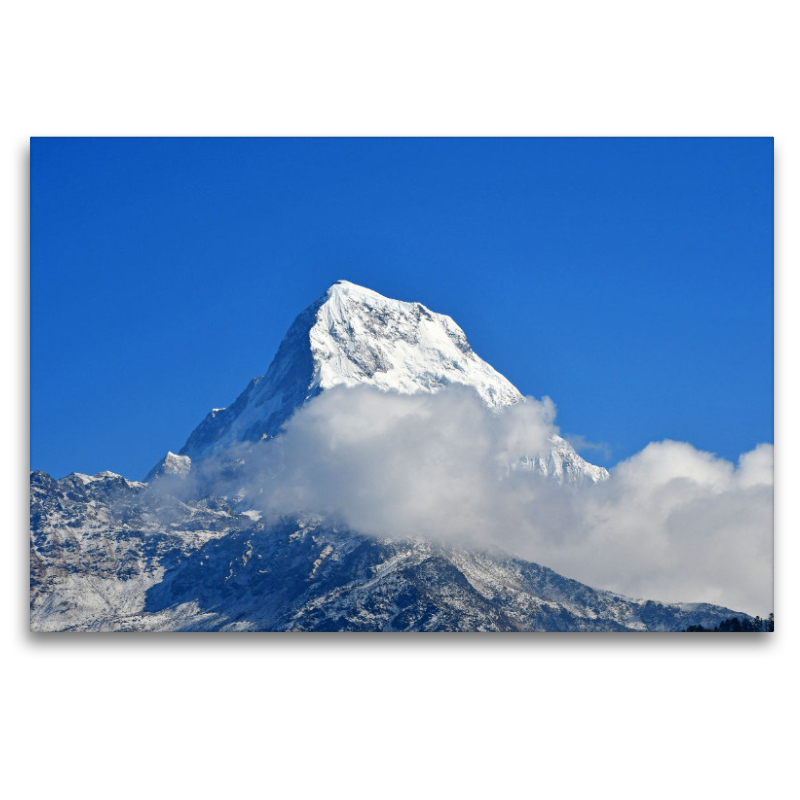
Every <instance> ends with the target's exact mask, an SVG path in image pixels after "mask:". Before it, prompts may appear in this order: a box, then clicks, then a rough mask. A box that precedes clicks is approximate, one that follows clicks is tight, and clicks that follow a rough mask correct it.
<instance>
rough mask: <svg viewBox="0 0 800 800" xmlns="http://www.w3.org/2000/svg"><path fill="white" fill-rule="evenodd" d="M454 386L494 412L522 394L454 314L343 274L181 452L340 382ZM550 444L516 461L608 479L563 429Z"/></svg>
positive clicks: (199, 451) (239, 433) (237, 432)
mask: <svg viewBox="0 0 800 800" xmlns="http://www.w3.org/2000/svg"><path fill="white" fill-rule="evenodd" d="M450 384H460V385H464V386H469V387H471V388H472V389H474V390H475V391H476V392H477V394H478V395H479V397H480V398H481V399H482V400H483V402H484V403H485V404H486V405H487V406H488V407H489V408H491V409H493V410H495V411H502V409H504V408H506V407H508V406H511V405H514V404H516V403H519V402H524V398H523V396H522V394H521V393H520V392H519V391H518V390H517V389H516V388H515V387H514V386H513V385H512V384H511V383H510V382H509V381H508V380H506V378H504V377H503V376H502V375H501V374H500V373H498V372H497V371H496V370H494V369H493V368H492V367H491V366H490V365H489V364H487V363H486V362H485V361H483V360H482V359H481V358H479V357H478V356H477V355H476V354H475V353H474V351H473V350H472V348H471V347H470V346H469V343H468V341H467V338H466V336H465V335H464V332H463V331H462V330H461V328H459V326H458V325H457V324H456V323H455V322H454V321H453V320H452V319H451V318H450V317H448V316H446V315H444V314H436V313H434V312H432V311H429V310H428V309H427V308H425V306H423V305H422V304H420V303H407V302H402V301H399V300H391V299H389V298H386V297H383V296H382V295H380V294H378V293H377V292H374V291H372V290H370V289H365V288H363V287H360V286H356V285H355V284H352V283H349V282H347V281H338V282H337V283H335V284H334V285H333V286H331V288H330V289H328V291H327V292H326V293H325V295H323V296H322V297H321V298H320V299H319V300H317V301H316V302H315V303H313V304H312V305H311V306H309V307H308V308H307V309H306V310H305V311H303V312H302V313H301V314H300V315H299V316H298V317H297V319H296V320H295V321H294V323H293V324H292V326H291V327H290V328H289V331H288V333H287V334H286V337H285V338H284V340H283V342H282V343H281V345H280V347H279V349H278V353H277V355H276V356H275V358H274V360H273V362H272V364H271V365H270V367H269V370H268V371H267V373H266V374H265V375H262V376H260V377H258V378H254V379H253V380H252V381H251V382H250V383H249V385H248V386H247V388H246V389H245V390H244V392H242V394H241V395H239V397H238V398H237V399H236V401H235V402H234V403H233V405H231V406H230V407H228V408H224V409H214V410H213V411H211V412H210V413H209V415H208V416H207V417H206V418H205V419H204V420H203V422H202V423H201V424H200V425H199V426H198V427H197V428H196V429H195V430H194V432H193V433H192V434H191V436H190V437H189V439H188V440H187V442H186V444H185V445H184V446H183V448H182V449H181V451H180V454H181V455H182V456H189V457H190V458H191V459H192V460H198V459H204V458H207V457H209V456H212V455H219V454H221V453H223V452H224V451H225V449H226V448H227V447H229V446H230V445H231V444H234V443H237V442H258V441H259V440H261V439H264V438H271V437H273V436H275V435H276V434H277V433H278V432H279V431H280V428H281V426H282V425H283V423H284V422H286V420H287V419H288V418H289V417H290V416H291V415H292V414H293V413H294V411H295V410H296V409H297V408H299V407H300V406H301V405H303V404H304V403H306V402H307V401H308V400H310V399H311V398H313V397H315V396H316V395H318V394H319V393H320V392H322V391H324V390H326V389H330V388H333V387H334V386H340V385H344V386H357V385H368V386H374V387H376V388H378V389H380V390H382V391H396V392H400V393H403V394H416V393H420V392H436V391H438V390H439V389H441V388H442V387H444V386H447V385H450ZM552 444H553V449H552V451H551V452H550V454H549V456H548V457H547V458H541V457H538V458H535V457H531V458H530V459H524V460H522V461H521V462H520V463H519V464H517V465H515V467H516V468H517V469H529V470H532V471H536V472H539V473H542V474H545V475H548V476H552V477H554V478H555V479H556V480H566V481H568V482H580V481H582V480H590V481H593V482H596V481H598V480H605V479H606V478H607V477H608V472H607V471H606V470H605V469H603V468H602V467H596V466H594V465H592V464H589V463H587V462H586V461H584V460H583V459H582V458H581V457H580V456H579V455H578V454H577V453H576V452H575V450H574V448H573V447H572V446H571V445H570V444H569V443H568V442H566V441H565V440H564V439H562V438H561V437H560V436H554V437H553V438H552Z"/></svg>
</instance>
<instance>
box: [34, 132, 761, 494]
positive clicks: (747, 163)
mask: <svg viewBox="0 0 800 800" xmlns="http://www.w3.org/2000/svg"><path fill="white" fill-rule="evenodd" d="M340 278H344V279H347V280H350V281H353V282H354V283H358V284H362V285H364V286H368V287H370V288H372V289H375V290H376V291H378V292H380V293H382V294H385V295H387V296H389V297H394V298H397V299H400V300H413V301H419V302H421V303H423V304H425V305H426V306H428V307H429V308H431V309H432V310H433V311H437V312H441V313H446V314H449V315H450V316H452V317H453V318H454V319H455V320H456V322H457V323H458V324H459V325H460V326H461V327H462V328H463V329H464V331H465V332H466V334H467V337H468V338H469V340H470V343H471V345H472V347H473V349H474V350H475V351H476V352H477V353H478V355H480V356H481V357H482V358H483V359H485V360H486V361H488V362H489V363H490V364H492V366H494V367H495V368H496V369H497V370H499V371H500V372H501V373H503V374H504V375H505V376H506V377H507V378H508V379H509V380H511V382H512V383H514V384H515V385H516V386H517V388H519V389H520V391H521V392H523V393H524V394H531V395H535V396H537V397H540V396H542V395H545V394H547V395H550V396H551V397H552V398H553V400H554V401H555V403H556V405H557V407H558V416H557V418H556V422H557V424H559V425H560V426H561V430H562V432H563V433H565V434H579V435H581V436H583V437H585V438H586V439H587V440H589V441H590V442H595V443H602V444H603V445H605V446H606V447H607V450H605V449H591V450H585V451H583V455H584V456H585V457H586V458H588V459H589V460H590V461H593V462H594V463H598V464H602V465H605V466H612V465H613V464H615V463H616V462H617V461H619V460H621V459H623V458H626V457H628V456H630V455H632V454H633V453H635V452H637V451H639V450H641V449H642V448H643V447H644V446H645V445H646V444H647V443H648V442H651V441H657V440H661V439H665V438H670V439H677V440H682V441H688V442H691V443H692V444H693V445H694V446H695V447H698V448H700V449H704V450H709V451H712V452H715V453H718V454H719V455H721V456H724V457H726V458H729V459H732V460H735V459H736V458H737V457H738V455H739V454H740V453H742V452H745V451H747V450H750V449H752V447H753V446H754V445H755V444H757V443H760V442H772V441H773V141H772V139H768V138H757V139H741V138H740V139H658V138H651V139H591V138H579V139H33V140H32V142H31V468H32V469H43V470H46V471H48V472H50V473H51V474H53V475H54V477H62V476H63V475H66V474H68V473H70V472H73V471H78V472H86V473H95V472H98V471H100V470H105V469H109V470H112V471H114V472H119V473H121V474H123V475H125V476H127V477H130V478H142V477H143V476H144V475H145V473H146V472H147V471H148V470H149V469H150V467H151V466H152V465H153V464H154V463H155V462H156V461H157V460H158V459H159V458H160V457H161V456H162V455H163V454H164V453H165V452H166V451H167V450H173V451H177V450H179V449H180V447H181V446H182V445H183V443H184V442H185V440H186V438H187V437H188V435H189V434H190V433H191V431H192V430H193V429H194V427H195V426H196V425H197V424H198V423H199V422H200V421H201V420H202V419H203V417H204V416H205V414H206V413H207V412H208V411H209V410H210V409H211V408H212V407H221V406H227V405H230V403H232V402H233V400H234V399H235V398H236V396H237V395H238V394H239V393H240V392H241V391H242V390H243V389H244V388H245V386H246V384H247V382H248V381H249V379H250V378H251V377H253V376H255V375H259V374H262V373H264V372H266V370H267V368H268V366H269V363H270V361H271V360H272V357H273V355H274V354H275V351H276V350H277V348H278V345H279V343H280V340H281V338H282V337H283V335H284V333H285V332H286V330H287V328H288V327H289V325H290V324H291V322H292V320H293V319H294V317H295V316H296V315H297V314H298V313H299V312H300V311H301V310H302V309H303V308H305V307H306V306H307V305H308V304H309V303H311V302H312V301H314V300H315V299H316V298H317V297H319V296H320V295H321V294H323V292H324V291H325V290H326V289H327V288H328V286H329V285H330V284H331V283H333V282H334V281H335V280H337V279H340Z"/></svg>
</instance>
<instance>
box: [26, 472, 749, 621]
mask: <svg viewBox="0 0 800 800" xmlns="http://www.w3.org/2000/svg"><path fill="white" fill-rule="evenodd" d="M734 613H735V612H733V611H731V610H730V609H726V608H720V607H718V606H711V605H706V604H672V605H667V604H662V603H656V602H652V601H641V600H633V599H631V598H627V597H623V596H621V595H617V594H614V593H612V592H606V591H598V590H595V589H592V588H590V587H588V586H585V585H583V584H581V583H579V582H577V581H574V580H570V579H568V578H565V577H563V576H561V575H558V574H557V573H555V572H553V571H552V570H549V569H547V568H545V567H541V566H538V565H536V564H532V563H528V562H525V561H521V560H519V559H515V558H511V557H509V556H507V555H504V554H502V553H488V552H473V551H468V550H463V549H455V548H446V547H442V546H438V545H434V544H431V543H429V542H423V541H389V540H383V541H381V540H376V539H373V538H370V537H365V536H361V535H358V534H354V533H352V532H350V531H347V530H340V529H336V528H333V527H330V526H326V525H324V524H323V523H321V522H320V521H319V520H314V519H283V520H280V521H278V522H277V523H273V524H266V523H265V522H263V521H261V520H260V519H259V515H258V514H253V513H237V512H236V511H235V510H234V509H233V508H232V507H231V506H230V505H229V504H228V503H226V502H224V501H222V500H220V499H218V498H214V497H205V498H195V499H184V500H179V499H177V498H175V497H173V496H171V495H169V494H164V493H162V492H160V491H158V489H157V485H154V486H153V487H148V486H147V485H145V484H142V483H136V482H133V481H127V480H125V479H124V478H121V477H120V476H117V475H113V474H111V473H101V474H100V475H97V476H94V477H91V476H82V475H76V474H73V475H70V476H67V477H66V478H62V479H61V480H59V481H55V480H53V479H52V478H51V477H50V476H49V475H47V474H46V473H43V472H33V473H31V628H32V630H34V631H56V630H82V631H110V630H117V631H123V630H261V631H279V630H350V631H359V630H360V631H374V630H383V631H400V630H416V631H455V630H464V631H514V630H523V631H524V630H552V631H578V630H586V631H644V630H683V629H685V628H686V627H688V626H689V625H704V626H706V627H713V626H714V625H716V624H717V623H718V622H719V621H720V620H722V619H727V618H730V617H732V616H734ZM739 616H745V615H741V614H740V615H739Z"/></svg>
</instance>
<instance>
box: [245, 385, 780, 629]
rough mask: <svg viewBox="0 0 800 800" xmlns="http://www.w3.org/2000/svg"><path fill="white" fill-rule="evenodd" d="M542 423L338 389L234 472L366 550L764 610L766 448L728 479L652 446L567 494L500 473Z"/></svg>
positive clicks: (465, 405) (441, 399)
mask: <svg viewBox="0 0 800 800" xmlns="http://www.w3.org/2000/svg"><path fill="white" fill-rule="evenodd" d="M554 418H555V407H554V405H553V403H552V402H551V401H550V400H549V399H545V400H544V401H537V400H535V399H533V398H528V399H527V402H526V403H524V404H519V405H516V406H513V407H511V408H509V409H507V410H506V411H504V412H503V413H502V414H499V415H497V414H493V413H492V412H490V411H488V410H487V409H486V408H485V407H484V406H483V405H482V404H481V403H480V401H479V400H478V398H477V397H476V396H475V395H474V393H472V392H471V391H470V390H469V389H465V388H461V387H451V388H448V389H446V390H443V391H441V392H439V393H437V394H433V395H399V394H387V393H384V392H380V391H378V390H375V389H372V388H370V387H356V388H347V389H345V388H337V389H333V390H330V391H327V392H325V393H323V394H322V395H320V396H319V397H317V398H316V399H314V400H313V401H312V402H311V403H309V404H308V405H307V406H305V407H304V408H302V409H301V410H299V411H298V412H297V413H296V414H295V415H294V417H292V419H291V420H290V421H289V422H288V423H287V425H286V428H285V432H284V433H283V434H282V435H281V436H279V437H278V438H277V439H276V440H274V441H273V442H270V443H269V444H267V446H265V447H260V448H257V451H258V452H259V457H258V458H257V459H256V458H254V455H253V454H252V453H251V454H250V456H248V469H249V470H251V472H249V480H250V486H249V489H250V492H251V494H253V495H255V494H256V493H257V492H260V498H261V500H260V502H261V503H262V504H263V505H264V507H265V509H266V510H268V511H271V512H277V513H287V514H288V513H298V512H310V513H316V514H321V515H326V516H330V517H332V518H333V519H335V520H337V521H339V522H341V523H344V524H346V525H348V526H349V527H351V528H352V529H354V530H357V531H360V532H362V533H365V534H368V535H373V536H377V537H381V538H384V537H388V538H405V537H423V538H431V539H434V540H437V541H441V542H444V543H451V544H455V545H465V546H479V547H486V548H491V547H499V548H502V549H504V550H506V551H509V552H511V553H514V554H515V555H518V556H521V557H523V558H526V559H529V560H532V561H535V562H537V563H540V564H544V565H546V566H548V567H551V568H553V569H555V570H557V571H558V572H561V573H563V574H565V575H567V576H569V577H573V578H576V579H578V580H581V581H584V582H585V583H588V584H589V585H591V586H595V587H599V588H608V589H613V590H615V591H619V592H623V593H625V594H630V595H633V596H638V597H647V598H650V599H658V600H665V601H680V600H683V601H708V602H714V603H719V604H722V605H726V606H729V607H731V608H733V609H735V610H737V611H746V612H749V613H752V614H756V613H758V614H762V615H764V614H767V613H769V611H771V610H772V509H773V489H772V483H773V481H772V450H773V448H772V446H771V445H767V444H763V445H759V446H758V447H756V448H755V449H754V450H753V451H751V452H749V453H745V454H744V455H743V456H742V457H741V458H740V460H739V463H738V465H734V464H733V463H731V462H729V461H726V460H725V459H721V458H718V457H716V456H715V455H713V454H711V453H707V452H703V451H700V450H697V449H695V448H694V447H692V446H691V445H690V444H686V443H683V442H673V441H664V442H657V443H653V444H650V445H648V446H647V447H645V448H644V450H642V451H641V452H640V453H637V454H636V455H634V456H633V457H631V458H629V459H627V460H626V461H623V462H621V463H620V464H618V465H617V466H616V467H615V468H614V469H613V470H612V475H611V478H610V479H609V480H608V481H606V482H605V483H602V484H597V485H594V484H587V485H583V486H579V487H576V486H559V485H557V484H555V483H554V482H552V481H549V480H545V479H542V478H541V477H540V476H537V475H536V474H533V473H529V472H524V471H509V469H508V465H509V464H511V463H513V462H514V461H516V460H517V459H518V458H519V457H520V456H524V455H535V454H539V453H546V452H547V451H548V449H549V443H548V436H549V435H551V434H552V433H557V432H558V429H557V427H556V426H555V424H554Z"/></svg>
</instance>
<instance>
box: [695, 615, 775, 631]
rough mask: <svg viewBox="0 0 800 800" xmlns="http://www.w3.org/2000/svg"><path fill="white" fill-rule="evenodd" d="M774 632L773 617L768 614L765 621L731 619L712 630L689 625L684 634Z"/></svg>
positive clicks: (758, 619)
mask: <svg viewBox="0 0 800 800" xmlns="http://www.w3.org/2000/svg"><path fill="white" fill-rule="evenodd" d="M774 630H775V615H774V614H770V615H769V617H767V618H766V619H761V617H755V618H754V619H747V618H746V617H745V618H744V619H740V618H739V617H731V618H730V619H724V620H722V622H720V623H719V625H717V626H716V627H714V628H704V627H703V626H702V625H690V626H689V627H688V628H686V631H685V632H686V633H716V632H721V631H724V632H731V633H772V632H773V631H774Z"/></svg>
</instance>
